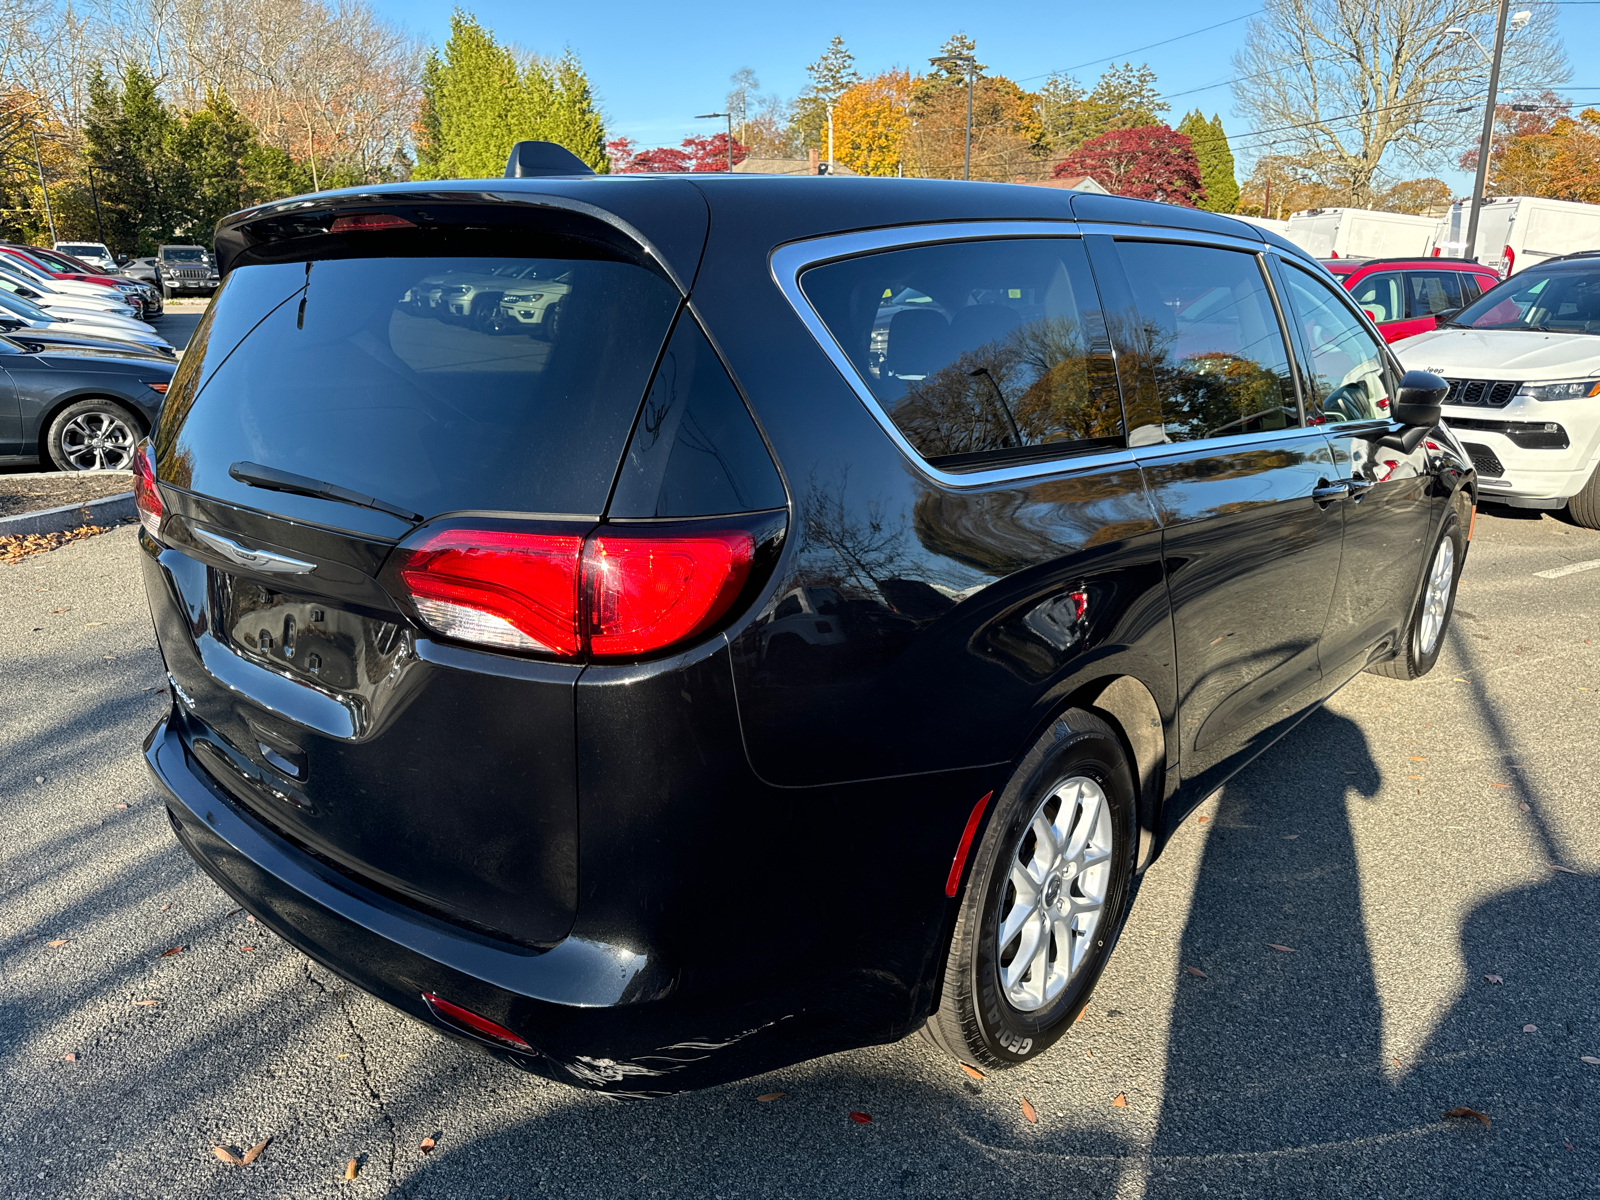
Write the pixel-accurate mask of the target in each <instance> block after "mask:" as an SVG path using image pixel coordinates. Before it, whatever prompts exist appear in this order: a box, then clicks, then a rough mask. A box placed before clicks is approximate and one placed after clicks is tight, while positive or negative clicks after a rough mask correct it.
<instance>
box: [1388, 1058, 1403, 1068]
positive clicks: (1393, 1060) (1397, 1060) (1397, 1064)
mask: <svg viewBox="0 0 1600 1200" xmlns="http://www.w3.org/2000/svg"><path fill="white" fill-rule="evenodd" d="M1389 1061H1390V1062H1392V1063H1393V1064H1394V1065H1395V1066H1397V1067H1398V1066H1399V1065H1400V1060H1399V1059H1398V1058H1391V1059H1390V1060H1389Z"/></svg>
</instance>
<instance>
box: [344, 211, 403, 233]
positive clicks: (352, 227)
mask: <svg viewBox="0 0 1600 1200" xmlns="http://www.w3.org/2000/svg"><path fill="white" fill-rule="evenodd" d="M415 228H416V225H415V224H414V223H412V222H411V221H408V220H406V219H405V218H404V217H397V216H395V215H394V214H393V213H351V214H350V215H349V216H345V217H335V218H334V219H333V224H332V225H330V226H328V232H329V233H356V232H369V231H372V230H378V229H415Z"/></svg>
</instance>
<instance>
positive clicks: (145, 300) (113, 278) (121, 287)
mask: <svg viewBox="0 0 1600 1200" xmlns="http://www.w3.org/2000/svg"><path fill="white" fill-rule="evenodd" d="M29 249H30V250H32V252H33V254H34V256H35V257H36V258H38V259H40V260H41V261H42V262H43V263H44V264H45V265H46V266H49V267H54V268H56V269H57V270H60V271H63V272H83V273H85V274H84V275H82V276H81V277H83V278H86V279H89V280H91V281H93V282H100V283H104V282H106V281H107V280H108V279H109V281H110V282H111V284H112V285H114V286H115V287H116V289H117V290H118V291H119V292H121V293H122V294H123V295H125V296H132V297H136V298H137V299H138V302H139V303H138V310H139V315H140V317H141V318H142V319H144V320H147V321H148V320H150V319H152V318H154V317H159V316H160V315H161V312H162V309H163V307H164V306H163V305H162V302H161V293H160V292H159V291H157V290H156V289H155V288H154V287H151V286H150V285H149V284H147V283H144V282H143V281H141V280H137V279H129V278H128V277H127V276H126V275H124V274H122V273H121V272H120V271H118V270H116V269H115V264H113V269H112V270H111V271H109V272H104V271H102V270H101V268H99V267H96V266H94V265H92V264H90V263H87V262H84V261H83V260H82V259H80V258H75V257H73V256H72V255H71V254H67V253H66V252H64V251H61V250H56V251H50V250H41V249H39V248H38V247H36V246H35V247H29Z"/></svg>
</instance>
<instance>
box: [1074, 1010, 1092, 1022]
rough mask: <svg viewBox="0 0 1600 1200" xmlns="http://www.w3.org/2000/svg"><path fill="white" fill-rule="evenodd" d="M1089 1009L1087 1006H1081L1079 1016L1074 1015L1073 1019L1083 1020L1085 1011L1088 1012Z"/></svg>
mask: <svg viewBox="0 0 1600 1200" xmlns="http://www.w3.org/2000/svg"><path fill="white" fill-rule="evenodd" d="M1088 1011H1089V1010H1088V1009H1087V1008H1080V1009H1079V1010H1078V1015H1077V1016H1075V1017H1073V1018H1072V1019H1073V1020H1074V1021H1081V1020H1083V1017H1084V1014H1085V1013H1087V1012H1088Z"/></svg>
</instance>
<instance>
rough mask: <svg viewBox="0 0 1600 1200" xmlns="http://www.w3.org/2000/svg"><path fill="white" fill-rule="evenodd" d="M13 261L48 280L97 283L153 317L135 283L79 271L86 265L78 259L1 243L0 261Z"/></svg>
mask: <svg viewBox="0 0 1600 1200" xmlns="http://www.w3.org/2000/svg"><path fill="white" fill-rule="evenodd" d="M5 259H12V260H14V261H16V262H20V263H23V264H25V265H26V266H28V267H30V268H31V269H32V270H34V271H37V272H38V273H40V274H41V275H44V276H45V277H46V278H48V279H72V280H76V281H78V282H79V283H98V284H100V285H102V286H104V287H108V288H111V289H113V290H115V291H116V292H118V293H119V294H120V296H121V299H122V301H123V302H124V303H125V304H128V305H130V306H131V307H132V308H133V310H134V312H136V313H137V314H138V315H139V317H140V318H141V319H148V317H149V316H153V315H154V313H153V312H151V311H149V310H150V309H151V307H152V306H151V305H150V304H149V303H148V297H147V296H146V295H145V294H144V289H143V288H135V287H134V286H133V282H134V281H132V280H128V279H117V278H116V277H114V276H111V275H105V274H102V273H101V272H98V271H86V270H79V269H78V268H82V267H87V266H88V264H87V263H82V262H79V261H78V260H77V259H69V258H68V257H67V256H66V255H64V254H57V253H56V252H55V251H53V250H44V249H41V248H40V247H38V246H19V245H16V244H14V243H0V261H4V260H5Z"/></svg>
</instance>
